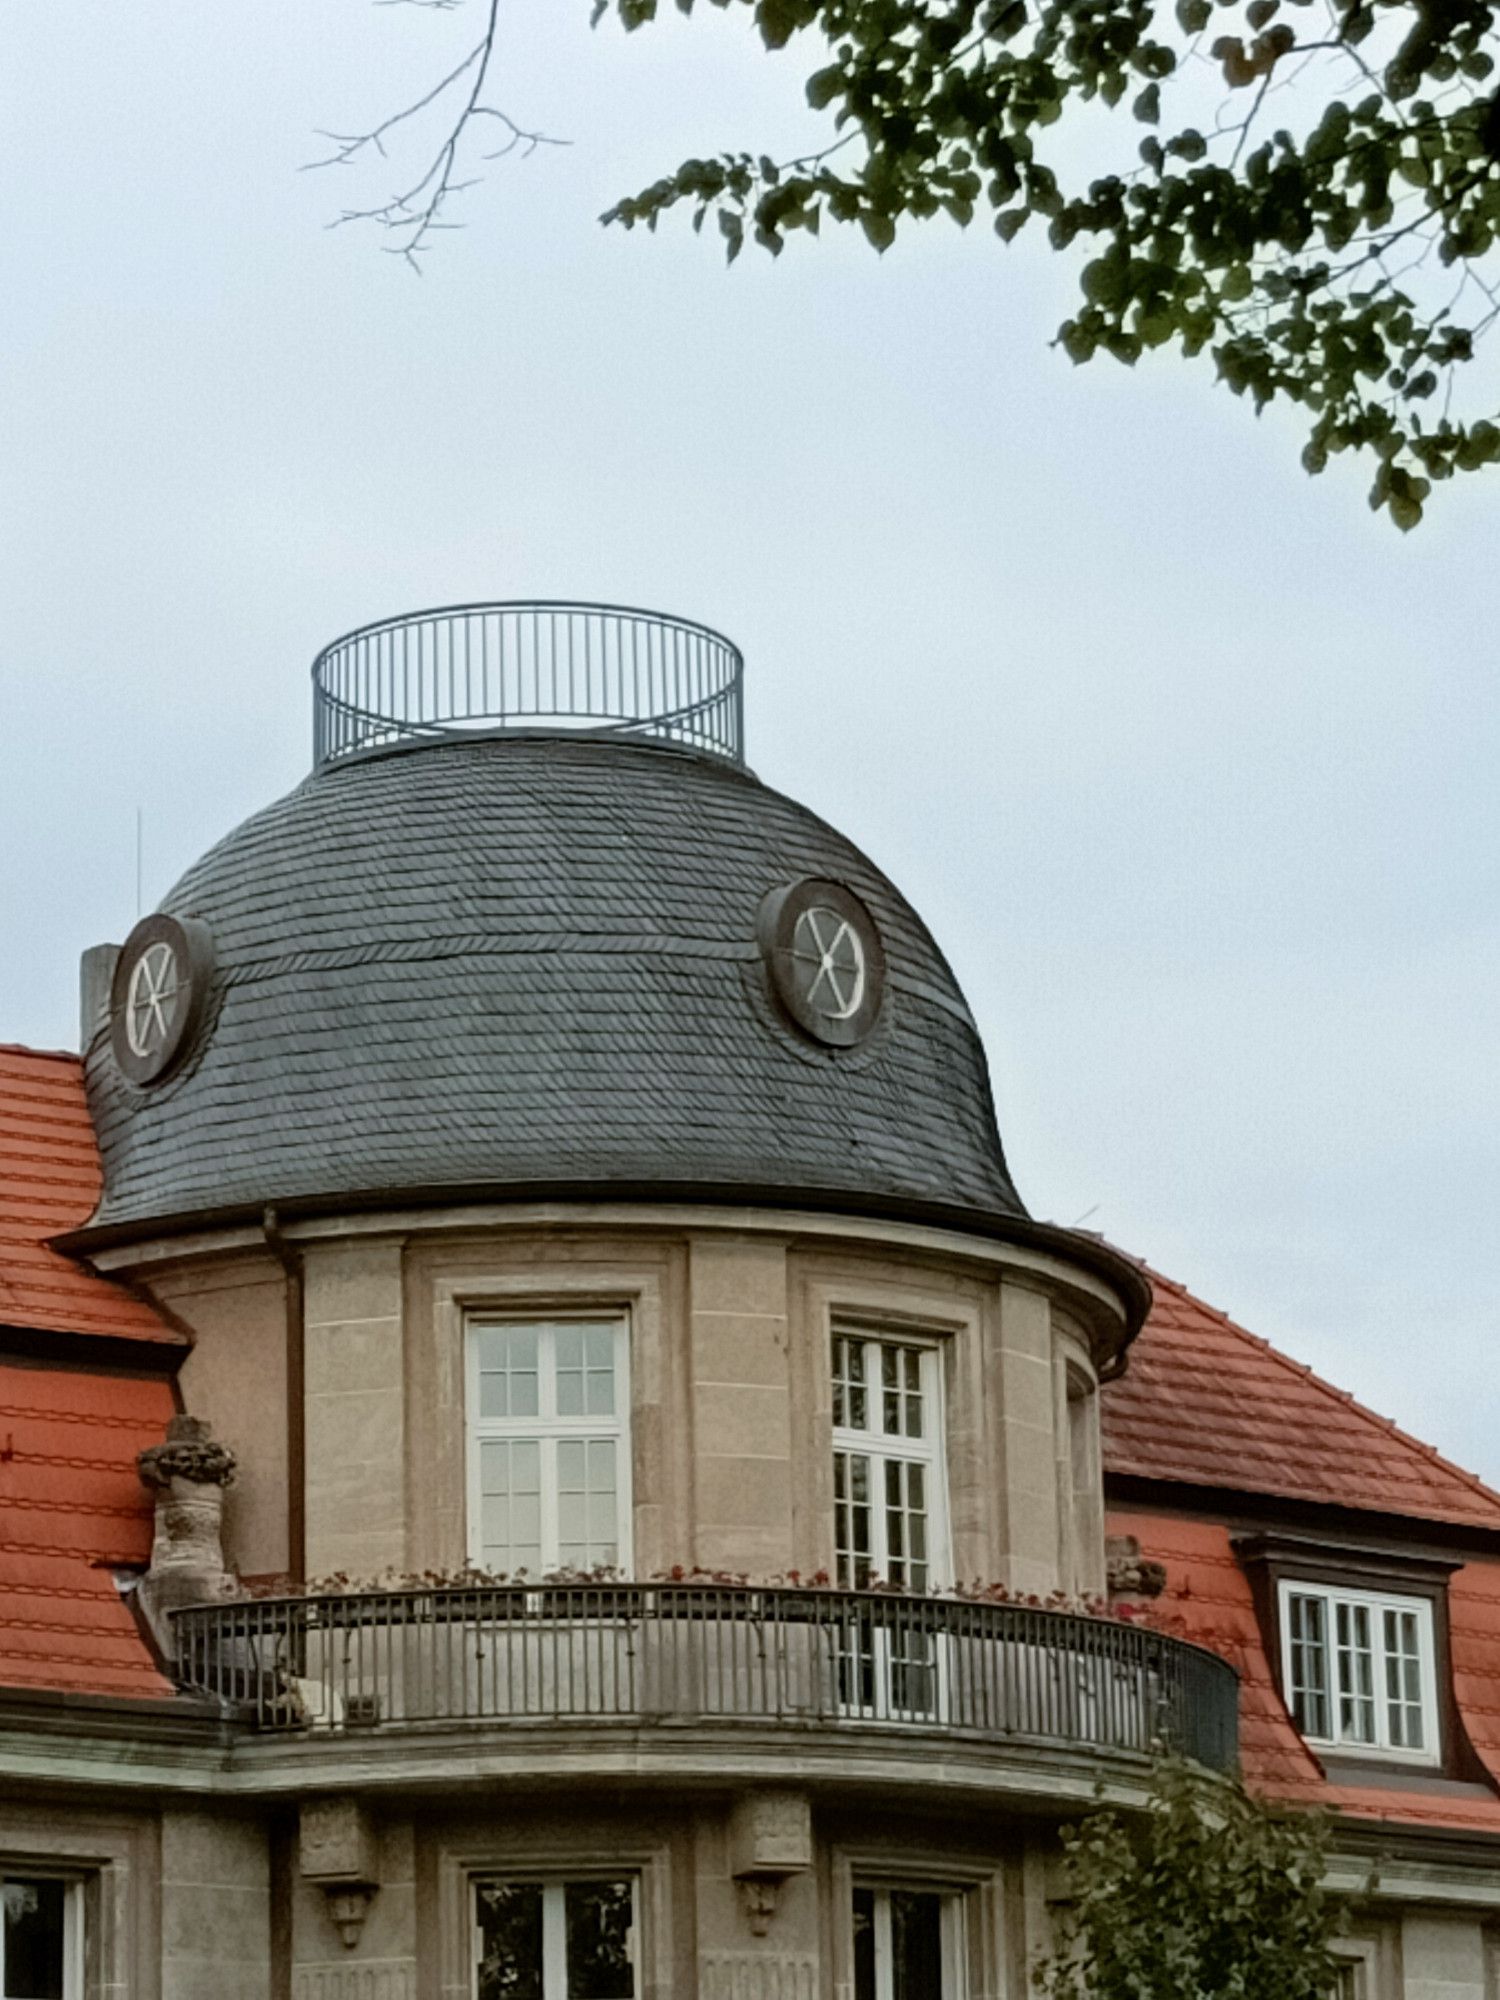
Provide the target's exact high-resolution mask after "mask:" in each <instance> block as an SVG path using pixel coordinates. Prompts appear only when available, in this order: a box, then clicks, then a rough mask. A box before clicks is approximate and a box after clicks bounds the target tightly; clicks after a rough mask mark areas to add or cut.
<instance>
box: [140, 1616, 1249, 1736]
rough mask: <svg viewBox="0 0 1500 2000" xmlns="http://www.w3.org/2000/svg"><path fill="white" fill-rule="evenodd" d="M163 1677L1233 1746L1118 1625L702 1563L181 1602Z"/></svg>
mask: <svg viewBox="0 0 1500 2000" xmlns="http://www.w3.org/2000/svg"><path fill="white" fill-rule="evenodd" d="M175 1624H176V1636H177V1642H178V1676H179V1679H180V1681H181V1682H182V1684H183V1685H184V1686H185V1687H187V1688H190V1689H192V1690H193V1691H195V1692H197V1693H200V1694H203V1695H207V1696H209V1697H211V1698H214V1699H217V1700H219V1701H221V1702H223V1703H225V1704H227V1705H228V1706H229V1707H230V1708H231V1709H232V1710H234V1711H235V1712H237V1713H238V1714H239V1715H240V1716H241V1717H242V1718H243V1719H244V1720H245V1721H247V1722H248V1723H250V1724H252V1725H253V1726H254V1727H255V1728H256V1729H260V1730H302V1731H334V1730H339V1731H348V1730H354V1729H358V1728H372V1727H373V1728H389V1727H391V1726H403V1725H413V1724H429V1723H467V1724H471V1725H484V1724H537V1723H563V1724H568V1725H579V1726H583V1725H594V1724H600V1723H614V1724H627V1725H628V1724H634V1725H639V1726H650V1725H658V1724H682V1723H713V1724H718V1723H738V1724H751V1723H760V1724H767V1723H774V1724H778V1725H785V1726H789V1727H798V1726H824V1727H833V1728H837V1729H839V1730H851V1729H860V1728H878V1729H894V1730H900V1731H912V1730H937V1731H941V1732H945V1733H952V1734H954V1735H959V1736H964V1737H969V1738H978V1739H985V1740H993V1741H997V1742H998V1741H1004V1740H1008V1739H1017V1740H1021V1741H1027V1742H1034V1743H1041V1744H1055V1745H1062V1746H1067V1747H1070V1748H1075V1749H1091V1750H1106V1751H1120V1752H1126V1753H1131V1752H1135V1753H1145V1752H1147V1751H1149V1750H1151V1749H1153V1748H1154V1747H1156V1746H1158V1745H1162V1746H1168V1747H1170V1748H1172V1749H1174V1750H1176V1751H1178V1752H1180V1753H1181V1754H1182V1755H1184V1756H1187V1757H1190V1758H1192V1759H1193V1760H1194V1761H1196V1762H1197V1763H1199V1764H1201V1765H1204V1766H1206V1767H1208V1768H1209V1769H1212V1770H1218V1771H1223V1770H1228V1769H1230V1768H1232V1766H1233V1764H1234V1761H1235V1757H1236V1750H1237V1678H1236V1675H1235V1672H1234V1669H1233V1668H1232V1667H1231V1666H1230V1665H1229V1664H1228V1663H1227V1662H1226V1661H1224V1660H1222V1659H1220V1658H1219V1657H1218V1656H1217V1655H1216V1654H1213V1653H1208V1652H1205V1651H1203V1650H1202V1649H1201V1648H1199V1647H1197V1646H1192V1645H1189V1644H1187V1643H1185V1642H1184V1641H1182V1640H1180V1639H1173V1638H1170V1637H1168V1636H1167V1635H1166V1634H1164V1633H1160V1632H1153V1631H1150V1630H1148V1629H1145V1628H1142V1627H1140V1626H1133V1625H1124V1624H1117V1623H1115V1622H1113V1621H1112V1620H1109V1619H1104V1618H1089V1617H1083V1616H1076V1615H1073V1614H1071V1613H1063V1612H1056V1611H1042V1610H1033V1609H1029V1608H1026V1607H1022V1606H1018V1605H1011V1604H990V1603H970V1602H966V1601H963V1600H959V1599H951V1598H921V1597H902V1596H895V1595H887V1594H884V1593H868V1592H852V1591H836V1590H816V1589H790V1588H768V1589H758V1588H755V1587H754V1586H748V1585H737V1586H729V1585H725V1586H722V1587H721V1586H717V1585H703V1584H671V1583H663V1584H657V1583H652V1584H636V1583H602V1584H594V1583H591V1584H565V1585H552V1584H549V1585H541V1586H538V1587H535V1588H526V1587H523V1586H519V1585H516V1586H512V1585H486V1586H475V1587H443V1588H439V1589H429V1590H422V1589H418V1590H392V1591H372V1592H360V1593H350V1594H348V1595H342V1596H321V1595H317V1596H307V1597H283V1598H270V1599H256V1600H246V1601H239V1602H230V1603H215V1604H209V1605H195V1606H193V1607H191V1608H190V1609H188V1610H184V1611H179V1612H178V1613H177V1614H176V1620H175Z"/></svg>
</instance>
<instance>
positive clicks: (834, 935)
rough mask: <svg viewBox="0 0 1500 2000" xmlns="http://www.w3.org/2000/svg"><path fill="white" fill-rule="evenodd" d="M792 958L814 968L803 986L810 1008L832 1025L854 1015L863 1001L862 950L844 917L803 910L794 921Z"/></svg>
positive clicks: (827, 911)
mask: <svg viewBox="0 0 1500 2000" xmlns="http://www.w3.org/2000/svg"><path fill="white" fill-rule="evenodd" d="M792 957H793V959H795V960H796V961H797V962H798V963H799V964H801V965H810V966H814V967H816V970H815V971H814V972H813V974H812V976H811V978H810V979H809V980H808V984H807V1000H808V1004H809V1005H810V1006H814V1007H817V1008H818V1009H819V1011H820V1012H821V1013H823V1014H826V1015H827V1016H828V1018H829V1019H830V1020H833V1021H847V1020H850V1019H851V1018H852V1017H853V1016H854V1015H855V1014H856V1013H858V1011H859V1009H860V1007H861V1005H862V1004H863V1002H864V997H865V949H864V946H863V944H862V943H861V942H860V938H859V933H858V932H857V931H856V930H855V928H854V926H853V925H852V924H851V923H850V922H849V920H848V918H847V917H841V916H840V915H839V913H838V911H837V910H830V909H828V908H827V907H826V906H825V905H823V904H817V905H815V906H814V907H813V908H812V909H810V910H804V911H803V912H802V915H801V916H800V917H799V918H798V919H797V928H796V931H795V933H794V935H793V939H792ZM825 989H826V991H825Z"/></svg>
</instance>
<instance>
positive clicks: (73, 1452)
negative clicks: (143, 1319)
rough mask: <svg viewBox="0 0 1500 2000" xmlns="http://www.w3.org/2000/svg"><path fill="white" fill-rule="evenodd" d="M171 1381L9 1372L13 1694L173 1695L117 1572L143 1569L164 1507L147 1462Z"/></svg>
mask: <svg viewBox="0 0 1500 2000" xmlns="http://www.w3.org/2000/svg"><path fill="white" fill-rule="evenodd" d="M172 1410H173V1402H172V1390H171V1385H170V1384H169V1382H168V1381H167V1380H166V1379H165V1378H162V1379H160V1380H150V1379H140V1378H137V1377H133V1376H128V1375H109V1376H103V1375H93V1374H86V1373H83V1372H81V1371H79V1370H76V1369H72V1368H45V1367H28V1366H26V1365H25V1364H23V1363H16V1362H4V1361H0V1687H11V1688H52V1689H64V1690H68V1691H72V1692H78V1693H90V1694H113V1695H169V1694H170V1693H171V1692H172V1689H171V1686H170V1684H169V1683H168V1682H167V1681H166V1680H164V1679H163V1678H162V1676H161V1675H160V1674H159V1673H158V1672H157V1669H156V1666H155V1664H154V1662H153V1660H152V1658H151V1654H150V1651H149V1649H148V1647H147V1646H146V1643H145V1641H144V1640H143V1639H142V1637H141V1634H140V1631H139V1629H138V1627H137V1625H136V1622H135V1619H134V1617H133V1616H132V1615H131V1611H130V1608H129V1606H128V1605H127V1604H126V1603H125V1602H124V1600H123V1598H122V1597H121V1595H120V1592H119V1589H118V1588H117V1586H116V1583H115V1579H114V1575H113V1572H114V1571H115V1570H117V1569H143V1568H144V1567H145V1564H146V1561H147V1558H148V1556H149V1555H150V1551H151V1513H152V1509H151V1501H150V1497H149V1496H148V1494H147V1493H146V1490H145V1488H144V1487H143V1486H142V1485H141V1482H140V1480H139V1478H138V1477H137V1475H136V1469H135V1458H136V1453H137V1452H138V1451H140V1450H141V1449H142V1448H143V1447H144V1446H146V1445H148V1444H155V1443H157V1442H158V1441H159V1440H160V1438H161V1437H162V1435H163V1434H164V1431H165V1429H166V1424H167V1420H168V1418H169V1417H170V1416H171V1415H172Z"/></svg>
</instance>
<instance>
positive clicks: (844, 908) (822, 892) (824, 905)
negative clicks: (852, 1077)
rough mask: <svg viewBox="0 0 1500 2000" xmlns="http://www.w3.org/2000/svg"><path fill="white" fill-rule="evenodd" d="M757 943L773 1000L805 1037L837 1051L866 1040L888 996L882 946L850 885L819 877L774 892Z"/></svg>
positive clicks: (766, 905)
mask: <svg viewBox="0 0 1500 2000" xmlns="http://www.w3.org/2000/svg"><path fill="white" fill-rule="evenodd" d="M760 942H761V950H762V952H763V953H764V955H765V960H766V966H767V969H768V971H769V972H770V975H771V985H772V988H773V989H774V991H775V994H776V998H777V999H778V1000H779V1001H780V1002H781V1005H782V1007H783V1009H784V1010H785V1012H786V1013H787V1014H788V1015H789V1016H790V1017H791V1019H792V1020H793V1021H794V1022H795V1023H796V1024H797V1026H798V1027H799V1028H801V1029H802V1031H803V1032H804V1034H808V1035H811V1036H812V1037H813V1039H814V1040H815V1041H819V1042H824V1043H826V1044H827V1045H828V1046H829V1047H830V1048H835V1049H848V1048H853V1047H854V1045H855V1044H856V1043H857V1042H862V1041H863V1040H864V1038H865V1036H866V1035H868V1034H869V1032H870V1030H871V1028H873V1027H874V1025H875V1022H876V1019H877V1017H878V1016H879V1013H880V1006H881V1002H882V1000H883V999H884V997H885V950H884V947H883V946H882V944H881V942H880V933H879V931H878V930H877V929H876V928H875V919H874V918H873V917H872V916H871V915H870V912H869V911H868V910H867V909H866V908H865V906H864V904H863V903H862V902H861V901H860V900H859V898H858V896H856V895H855V894H854V892H853V891H852V890H851V889H846V888H845V887H844V885H843V883H842V882H826V881H820V880H817V879H810V880H807V881H803V882H794V883H793V884H792V885H791V886H790V887H789V888H785V889H774V890H773V891H772V892H771V894H770V895H769V896H768V897H767V898H766V900H765V902H764V903H763V904H762V906H761V917H760Z"/></svg>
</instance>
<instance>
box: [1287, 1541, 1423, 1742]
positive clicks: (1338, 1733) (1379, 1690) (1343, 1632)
mask: <svg viewBox="0 0 1500 2000" xmlns="http://www.w3.org/2000/svg"><path fill="white" fill-rule="evenodd" d="M1280 1600H1281V1602H1280V1611H1281V1663H1282V1684H1283V1686H1284V1687H1285V1689H1286V1697H1287V1706H1288V1707H1289V1708H1290V1709H1291V1711H1292V1720H1293V1721H1294V1722H1295V1723H1296V1725H1297V1727H1298V1729H1299V1730H1300V1731H1301V1732H1302V1734H1303V1736H1305V1737H1306V1738H1307V1740H1308V1742H1309V1743H1316V1744H1322V1745H1326V1746H1327V1747H1328V1748H1329V1749H1338V1750H1356V1751H1360V1752H1363V1753H1366V1754H1370V1755H1375V1756H1381V1757H1390V1758H1401V1759H1403V1760H1405V1761H1407V1762H1410V1763H1421V1764H1435V1763H1437V1762H1438V1761H1439V1757H1440V1751H1441V1743H1440V1740H1439V1733H1438V1699H1437V1671H1436V1663H1435V1653H1434V1647H1433V1633H1432V1603H1431V1600H1430V1599H1428V1598H1425V1597H1400V1596H1394V1595H1387V1594H1386V1593H1385V1592H1383V1591H1373V1590H1344V1589H1337V1588H1333V1587H1330V1586H1327V1585H1324V1584H1312V1583H1296V1582H1293V1581H1291V1580H1290V1579H1285V1578H1284V1579H1283V1580H1282V1583H1281V1587H1280Z"/></svg>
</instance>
